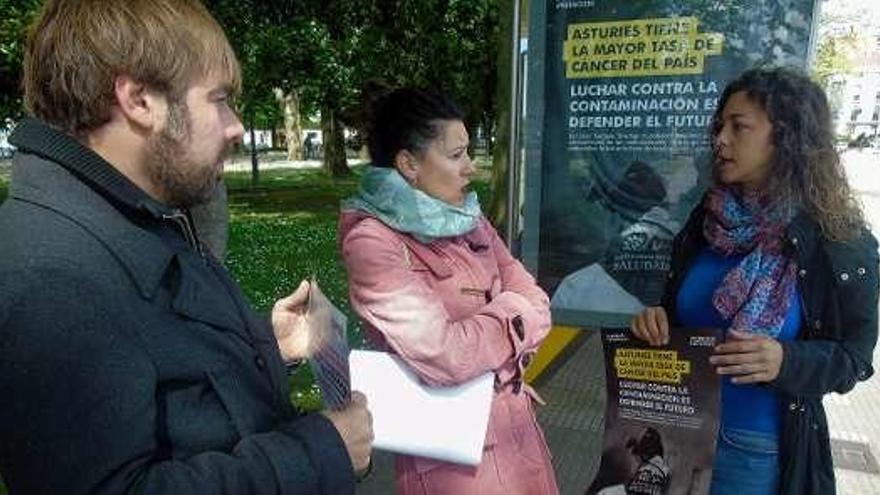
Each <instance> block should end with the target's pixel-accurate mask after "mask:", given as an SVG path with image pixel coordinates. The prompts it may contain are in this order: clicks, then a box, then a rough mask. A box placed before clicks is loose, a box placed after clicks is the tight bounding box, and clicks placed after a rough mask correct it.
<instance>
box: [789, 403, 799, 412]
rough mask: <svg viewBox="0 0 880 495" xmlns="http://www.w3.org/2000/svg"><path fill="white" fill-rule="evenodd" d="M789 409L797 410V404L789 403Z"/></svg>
mask: <svg viewBox="0 0 880 495" xmlns="http://www.w3.org/2000/svg"><path fill="white" fill-rule="evenodd" d="M788 410H789V411H795V410H797V404H796V403H794V402H792V403H791V404H789V405H788Z"/></svg>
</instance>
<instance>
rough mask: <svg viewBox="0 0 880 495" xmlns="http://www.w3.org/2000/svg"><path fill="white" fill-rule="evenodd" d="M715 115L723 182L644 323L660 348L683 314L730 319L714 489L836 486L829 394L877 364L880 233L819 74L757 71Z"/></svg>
mask: <svg viewBox="0 0 880 495" xmlns="http://www.w3.org/2000/svg"><path fill="white" fill-rule="evenodd" d="M713 124H714V125H713V129H712V138H713V144H714V158H715V159H714V163H713V177H714V181H713V184H712V186H711V188H710V189H709V191H708V192H707V193H706V195H705V196H704V198H703V201H702V202H701V203H700V204H699V205H698V206H697V208H696V209H694V211H693V212H692V214H691V216H690V218H689V220H688V222H687V224H686V225H685V227H684V229H683V230H682V231H681V232H680V233H679V234H678V235H677V236H676V239H675V242H674V244H673V256H672V260H673V261H672V270H671V272H670V273H669V281H668V284H667V287H666V291H665V294H664V298H663V303H662V306H658V307H651V308H647V309H645V310H643V311H642V312H641V313H639V314H638V315H636V317H635V318H634V319H633V321H632V325H631V327H632V330H633V332H634V333H635V334H636V335H637V336H639V337H641V338H643V339H644V340H647V341H648V342H650V343H652V344H655V345H657V344H662V343H665V342H666V341H667V339H668V334H669V327H670V323H671V324H672V325H674V326H685V327H701V326H702V327H704V326H716V327H722V328H724V329H725V332H726V339H725V342H724V343H722V344H720V345H718V346H717V347H716V350H715V354H714V355H713V356H712V357H711V358H710V361H711V362H712V364H714V365H715V366H716V370H717V372H718V374H720V375H722V394H721V406H722V407H721V409H722V416H721V428H720V431H719V435H718V443H717V450H716V458H715V465H714V470H713V478H712V493H713V494H715V495H723V494H728V493H731V494H733V493H735V494H743V493H749V494H775V493H784V494H833V493H834V492H835V486H834V485H835V483H834V471H833V465H832V460H831V453H830V446H829V440H828V428H827V422H826V419H825V411H824V409H823V407H822V396H823V395H825V394H827V393H829V392H839V393H843V392H847V391H849V390H850V389H852V388H853V386H855V384H856V382H858V381H861V380H865V379H867V378H868V377H870V376H871V375H872V374H873V368H872V364H871V360H872V353H873V349H874V345H875V343H876V340H877V297H878V256H877V241H876V239H875V238H874V237H873V236H872V235H871V234H870V232H868V230H867V228H866V226H865V222H864V219H863V216H862V212H861V210H860V207H859V205H858V203H857V202H856V200H855V199H854V196H853V193H852V190H851V189H850V187H849V185H848V183H847V181H846V177H845V174H844V171H843V168H842V166H841V163H840V159H839V157H838V155H837V153H836V152H835V150H834V148H833V145H832V128H831V118H830V112H829V108H828V102H827V100H826V97H825V94H824V93H823V91H822V90H821V88H819V87H818V86H817V85H816V84H815V83H813V82H812V81H810V80H809V78H807V77H806V76H804V75H802V74H800V73H798V72H795V71H791V70H787V69H753V70H750V71H747V72H745V73H744V74H742V75H741V76H740V77H739V78H737V79H736V80H735V81H733V82H732V83H730V85H728V86H727V88H726V89H725V90H724V93H723V94H722V96H721V99H720V101H719V106H718V111H717V112H716V114H715V117H714V121H713Z"/></svg>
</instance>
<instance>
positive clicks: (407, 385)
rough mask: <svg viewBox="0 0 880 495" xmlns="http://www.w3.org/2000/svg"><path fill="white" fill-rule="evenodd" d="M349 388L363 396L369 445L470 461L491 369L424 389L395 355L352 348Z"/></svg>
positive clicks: (487, 400)
mask: <svg viewBox="0 0 880 495" xmlns="http://www.w3.org/2000/svg"><path fill="white" fill-rule="evenodd" d="M349 360H350V363H351V388H352V390H360V391H361V392H363V393H364V395H366V396H367V407H368V408H369V409H370V413H372V415H373V434H374V437H375V439H374V441H373V446H374V447H375V448H377V449H383V450H389V451H391V452H397V453H401V454H410V455H417V456H421V457H431V458H434V459H440V460H444V461H449V462H455V463H459V464H468V465H471V466H475V465H477V464H479V463H480V460H481V459H482V456H483V442H484V441H485V439H486V426H487V425H488V423H489V410H490V408H491V406H492V392H493V390H492V389H493V384H494V374H492V373H486V374H485V375H482V376H480V377H478V378H475V379H473V380H471V381H469V382H467V383H464V384H462V385H458V386H456V387H450V388H429V387H427V386H425V385H424V384H423V383H422V382H420V381H419V379H418V377H416V375H415V374H414V373H412V372H411V371H410V370H409V369H407V367H406V365H404V364H403V362H402V361H400V359H399V358H397V357H396V356H392V355H390V354H387V353H384V352H376V351H363V350H352V351H351V356H350V358H349Z"/></svg>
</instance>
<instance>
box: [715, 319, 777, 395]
mask: <svg viewBox="0 0 880 495" xmlns="http://www.w3.org/2000/svg"><path fill="white" fill-rule="evenodd" d="M728 336H729V337H730V339H729V340H728V341H727V342H725V343H723V344H718V345H717V346H716V347H715V354H714V355H713V356H712V357H710V358H709V362H710V363H712V364H713V365H715V367H716V371H717V372H718V374H719V375H736V376H733V377H732V378H731V379H730V381H731V382H733V383H762V382H769V381H773V380H774V379H776V377H777V376H779V369H780V368H781V367H782V344H780V343H779V341H777V340H776V339H774V338H772V337H768V336H766V335H757V334H752V333H745V332H737V331H735V330H731V331H730V332H729V333H728Z"/></svg>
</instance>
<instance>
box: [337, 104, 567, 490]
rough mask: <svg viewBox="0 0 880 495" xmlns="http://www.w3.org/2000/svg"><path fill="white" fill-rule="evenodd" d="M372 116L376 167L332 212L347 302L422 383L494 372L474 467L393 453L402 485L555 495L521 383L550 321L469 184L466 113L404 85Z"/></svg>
mask: <svg viewBox="0 0 880 495" xmlns="http://www.w3.org/2000/svg"><path fill="white" fill-rule="evenodd" d="M372 115H373V125H372V129H371V131H370V133H369V149H370V156H371V158H372V160H373V166H370V167H368V169H367V171H366V172H365V174H364V177H363V180H362V182H361V188H360V191H359V192H358V194H357V195H355V196H354V197H353V198H350V199H349V200H347V201H346V202H344V203H343V212H342V219H341V222H340V240H341V243H342V255H343V258H344V260H345V264H346V267H347V269H348V275H349V287H350V289H349V294H350V297H351V303H352V306H353V307H354V310H355V311H356V312H357V313H358V315H359V316H360V318H361V321H362V323H363V328H364V329H365V331H366V334H367V336H368V338H369V339H370V341H371V342H372V343H373V344H374V346H375V347H377V348H379V349H382V350H386V351H388V352H392V353H395V354H397V355H398V356H400V358H402V359H403V360H404V361H405V362H406V363H407V364H408V365H409V367H410V368H411V369H412V370H413V371H414V372H415V373H416V374H417V375H418V376H419V377H420V378H421V379H422V381H424V382H425V383H426V384H428V385H431V386H437V387H443V386H450V385H455V384H459V383H462V382H465V381H467V380H470V379H472V378H475V377H477V376H479V375H482V374H483V373H486V372H487V371H491V372H494V373H495V395H494V397H493V401H492V409H491V415H490V419H489V427H488V431H487V433H486V440H485V446H484V449H483V459H482V461H481V463H480V465H479V466H477V467H472V466H465V465H459V464H453V463H448V462H442V461H436V460H432V459H427V458H421V457H412V456H403V455H400V456H398V457H397V459H396V464H395V466H396V473H397V490H398V493H401V494H431V495H436V494H456V495H460V494H505V495H515V494H524V495H526V494H527V495H544V494H550V495H552V494H556V493H558V488H557V486H556V479H555V476H554V474H553V467H552V465H551V462H550V453H549V450H548V449H547V444H546V442H545V441H544V436H543V434H542V433H541V429H540V427H539V426H538V423H537V420H536V418H535V412H534V407H533V403H532V402H533V398H534V397H536V396H535V394H534V392H533V391H532V389H531V388H529V387H528V385H525V384H524V383H523V369H524V368H525V367H526V365H527V364H528V362H529V360H530V359H531V357H532V356H533V355H534V353H535V350H536V349H537V347H538V346H539V345H540V343H541V341H542V340H543V339H544V337H545V336H546V335H547V332H548V331H549V329H550V312H549V301H548V299H547V295H546V294H545V293H544V291H542V290H541V289H540V288H539V287H538V286H537V285H535V281H534V279H533V278H532V277H531V276H530V275H529V273H528V272H526V270H525V269H524V268H523V266H522V265H521V264H520V263H519V261H517V260H516V259H514V258H513V257H512V256H511V255H510V252H509V251H508V250H507V248H506V247H505V245H504V243H503V242H502V241H501V240H500V239H499V237H498V235H497V234H496V232H495V230H494V229H493V228H492V226H491V225H490V224H489V222H488V221H487V220H486V219H485V218H484V217H483V215H482V213H481V212H480V206H479V203H478V202H477V198H476V195H475V194H474V193H473V192H467V186H468V183H469V182H470V180H471V177H472V175H473V174H474V172H475V169H474V165H473V163H472V162H471V159H470V157H469V156H468V133H467V131H466V130H465V127H464V124H463V122H462V112H461V111H460V110H459V109H458V107H456V106H455V104H454V103H452V102H451V101H449V100H448V99H446V98H445V97H443V96H442V95H439V94H435V93H430V92H425V91H419V90H407V89H403V90H397V91H394V92H392V93H390V94H388V95H386V96H385V97H383V98H381V99H380V100H379V101H377V102H376V103H375V105H374V109H373V112H372ZM417 420H418V419H417V418H413V421H417ZM426 427H430V425H426Z"/></svg>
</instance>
